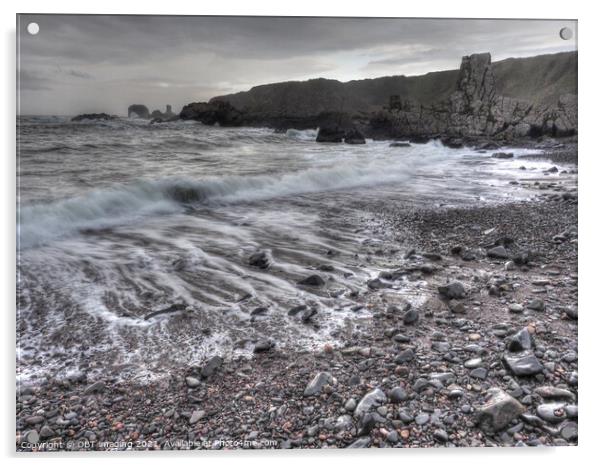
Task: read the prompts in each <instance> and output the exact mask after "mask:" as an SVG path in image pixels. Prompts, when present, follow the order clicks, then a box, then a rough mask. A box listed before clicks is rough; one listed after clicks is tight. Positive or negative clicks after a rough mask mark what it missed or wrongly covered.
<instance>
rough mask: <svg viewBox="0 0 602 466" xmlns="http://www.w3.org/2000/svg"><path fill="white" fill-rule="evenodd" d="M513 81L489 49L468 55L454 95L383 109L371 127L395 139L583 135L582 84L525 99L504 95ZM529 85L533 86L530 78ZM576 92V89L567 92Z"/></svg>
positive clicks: (527, 85) (463, 63)
mask: <svg viewBox="0 0 602 466" xmlns="http://www.w3.org/2000/svg"><path fill="white" fill-rule="evenodd" d="M568 71H569V72H570V70H568ZM573 73H574V74H576V69H575V71H573ZM511 81H512V80H510V79H509V78H506V79H504V80H503V81H502V84H500V83H498V82H497V76H496V72H495V67H494V66H493V65H492V63H491V56H490V55H489V54H488V53H485V54H475V55H471V56H467V57H464V58H463V59H462V65H461V67H460V73H459V76H458V79H457V82H456V90H455V91H454V92H453V93H452V94H451V95H450V96H449V97H448V98H446V99H443V100H441V101H440V102H438V103H436V104H432V105H423V104H419V103H417V102H415V101H409V102H406V105H405V106H402V108H401V109H392V108H389V109H386V110H383V111H380V112H377V113H376V114H375V115H374V117H373V118H372V121H371V127H372V128H373V129H380V131H381V132H383V130H384V132H385V133H388V134H389V135H390V136H393V137H411V136H416V135H421V136H430V137H433V136H437V135H441V136H447V137H462V138H471V137H488V138H498V139H515V138H523V137H528V136H531V137H536V136H540V135H543V134H547V135H552V136H570V135H573V134H576V133H577V94H576V86H575V87H574V89H570V87H568V86H566V84H570V82H568V81H567V83H563V84H562V85H561V86H558V85H557V86H556V87H555V88H551V87H548V88H547V89H544V90H543V92H542V91H541V90H540V92H539V93H536V92H535V93H534V95H533V96H532V97H531V98H530V99H525V98H522V99H520V98H515V97H508V96H505V95H503V94H502V92H504V90H506V91H508V89H511V88H512V86H513V85H514V84H513V83H512V84H511ZM552 84H553V83H552ZM524 86H525V87H527V88H529V87H532V86H533V85H532V84H530V83H529V79H528V78H525V81H524ZM565 86H566V87H565ZM519 88H520V87H519ZM570 90H573V92H572V93H571V92H566V91H570Z"/></svg>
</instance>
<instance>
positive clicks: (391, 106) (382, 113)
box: [194, 52, 577, 147]
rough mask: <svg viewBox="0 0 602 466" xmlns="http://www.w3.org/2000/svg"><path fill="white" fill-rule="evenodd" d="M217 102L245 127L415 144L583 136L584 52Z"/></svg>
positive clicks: (269, 88) (280, 86)
mask: <svg viewBox="0 0 602 466" xmlns="http://www.w3.org/2000/svg"><path fill="white" fill-rule="evenodd" d="M218 101H219V102H229V103H230V104H231V105H232V106H233V107H234V108H236V109H238V111H239V114H238V116H239V118H240V120H242V124H244V125H249V126H270V127H273V128H276V129H287V128H297V129H308V128H316V127H320V128H325V127H330V126H338V127H340V128H341V129H343V130H344V131H348V130H349V129H352V128H357V129H358V130H359V131H361V132H362V133H363V134H364V135H366V136H368V137H372V138H399V139H409V140H410V142H415V143H418V142H426V141H428V140H429V139H434V138H442V140H443V141H444V143H447V144H448V145H452V146H454V147H461V145H466V144H475V143H482V141H483V140H491V139H498V140H500V141H501V142H502V141H505V140H506V141H507V140H513V139H516V138H528V137H539V136H543V135H550V136H571V135H574V134H576V133H577V53H576V52H565V53H558V54H551V55H541V56H537V57H529V58H520V59H507V60H503V61H500V62H497V63H492V62H491V56H490V55H489V54H488V53H482V54H474V55H470V56H466V57H463V58H462V62H461V66H460V69H459V70H450V71H441V72H435V73H428V74H426V75H423V76H411V77H406V76H388V77H383V78H376V79H364V80H358V81H350V82H347V83H341V82H339V81H336V80H329V79H312V80H309V81H304V82H285V83H276V84H267V85H262V86H257V87H254V88H252V89H251V90H250V91H248V92H239V93H237V94H231V95H226V96H221V97H216V98H214V99H212V100H211V101H210V103H209V104H205V105H211V104H213V103H215V102H218ZM194 105H199V104H194ZM342 120H343V121H344V123H341V121H342ZM236 121H238V119H236ZM343 139H344V137H343Z"/></svg>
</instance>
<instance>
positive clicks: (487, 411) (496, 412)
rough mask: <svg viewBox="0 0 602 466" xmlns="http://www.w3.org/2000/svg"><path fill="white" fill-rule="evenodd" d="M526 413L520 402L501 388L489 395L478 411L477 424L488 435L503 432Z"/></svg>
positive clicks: (494, 389)
mask: <svg viewBox="0 0 602 466" xmlns="http://www.w3.org/2000/svg"><path fill="white" fill-rule="evenodd" d="M524 411H525V408H524V406H523V405H522V404H520V402H519V401H518V400H516V399H515V398H513V397H512V396H510V395H508V394H507V393H506V392H505V391H503V390H501V389H499V388H492V389H490V390H489V392H488V393H487V399H486V400H485V403H484V404H483V405H482V406H481V407H480V408H479V409H478V410H477V413H476V415H477V422H478V423H479V425H480V427H481V429H483V430H484V431H485V432H488V433H494V432H497V431H499V430H502V429H503V428H504V427H506V426H507V425H508V424H510V422H512V421H513V420H514V419H516V418H517V417H518V416H519V415H521V414H522V413H523V412H524Z"/></svg>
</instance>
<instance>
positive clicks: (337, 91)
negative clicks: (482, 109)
mask: <svg viewBox="0 0 602 466" xmlns="http://www.w3.org/2000/svg"><path fill="white" fill-rule="evenodd" d="M492 65H493V70H494V76H495V83H496V89H497V94H498V95H501V96H506V97H512V98H516V99H521V100H526V101H530V102H533V103H548V102H552V101H555V100H557V99H558V97H559V96H561V95H564V94H575V95H576V94H577V52H563V53H556V54H550V55H538V56H535V57H528V58H509V59H506V60H502V61H498V62H494V63H493V64H492ZM457 78H458V70H448V71H438V72H432V73H427V74H425V75H421V76H385V77H381V78H375V79H362V80H355V81H349V82H345V83H342V82H340V81H337V80H333V79H323V78H319V79H311V80H309V81H289V82H281V83H274V84H265V85H261V86H256V87H254V88H252V89H251V90H249V91H246V92H239V93H236V94H229V95H225V96H220V97H216V99H220V100H227V101H229V102H230V103H231V104H232V105H234V106H235V107H237V108H239V109H241V110H244V111H248V112H251V113H259V114H269V115H296V116H309V115H315V114H317V113H320V112H328V111H335V112H341V111H342V112H370V111H373V110H376V109H379V108H381V107H382V106H384V105H387V104H388V102H389V96H391V95H399V96H400V97H401V99H402V100H406V99H411V100H414V101H417V102H420V103H423V104H430V103H434V102H437V101H440V100H443V99H445V98H447V97H449V95H450V94H451V93H452V92H453V91H454V90H455V88H456V81H457Z"/></svg>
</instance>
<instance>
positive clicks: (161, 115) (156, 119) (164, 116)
mask: <svg viewBox="0 0 602 466" xmlns="http://www.w3.org/2000/svg"><path fill="white" fill-rule="evenodd" d="M150 118H151V124H155V123H167V122H169V121H176V120H179V119H180V117H179V116H178V115H176V114H175V113H174V112H173V111H172V110H171V105H166V107H165V112H162V111H161V110H153V112H152V113H151V114H150Z"/></svg>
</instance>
